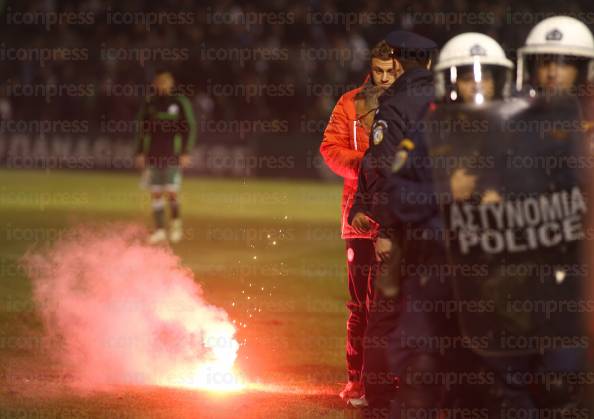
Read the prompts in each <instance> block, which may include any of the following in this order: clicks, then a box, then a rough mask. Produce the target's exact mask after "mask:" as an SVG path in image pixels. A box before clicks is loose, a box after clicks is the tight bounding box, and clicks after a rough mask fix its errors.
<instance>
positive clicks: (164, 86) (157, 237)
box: [136, 71, 196, 244]
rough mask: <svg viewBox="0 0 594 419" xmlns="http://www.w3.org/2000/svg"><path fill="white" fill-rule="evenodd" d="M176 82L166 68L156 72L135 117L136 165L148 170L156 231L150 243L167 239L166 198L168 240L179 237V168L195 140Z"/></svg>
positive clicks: (192, 122) (189, 107)
mask: <svg viewBox="0 0 594 419" xmlns="http://www.w3.org/2000/svg"><path fill="white" fill-rule="evenodd" d="M174 85H175V81H174V79H173V76H172V74H171V73H170V72H168V71H160V72H158V73H157V74H156V75H155V78H154V79H153V83H152V86H153V88H154V92H155V94H154V95H149V96H147V98H146V101H145V102H144V104H143V105H142V108H141V110H140V113H139V116H138V122H139V128H140V129H139V130H138V138H137V143H138V145H137V148H136V153H137V157H136V165H137V167H138V168H140V169H144V168H146V169H147V170H148V184H149V187H150V192H151V201H152V208H153V217H154V220H155V230H154V232H153V234H152V235H151V236H150V237H149V243H151V244H155V243H159V242H163V241H166V240H167V233H166V230H165V228H166V222H165V202H166V201H165V199H166V200H167V202H168V203H169V209H170V215H171V223H170V231H169V240H170V241H171V242H172V243H177V242H179V241H180V240H181V239H182V236H183V230H182V221H181V217H180V203H179V199H178V192H179V188H180V186H181V177H182V169H184V168H186V167H187V166H188V165H189V163H190V151H191V149H192V146H193V145H194V142H195V139H196V121H195V118H194V112H193V110H192V105H191V104H190V101H189V100H188V98H186V97H185V96H179V95H175V94H174V93H173V88H174Z"/></svg>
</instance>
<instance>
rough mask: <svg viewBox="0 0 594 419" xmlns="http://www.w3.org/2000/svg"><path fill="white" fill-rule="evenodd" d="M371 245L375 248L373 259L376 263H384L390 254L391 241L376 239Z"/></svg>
mask: <svg viewBox="0 0 594 419" xmlns="http://www.w3.org/2000/svg"><path fill="white" fill-rule="evenodd" d="M373 245H374V246H375V259H376V260H377V261H378V262H386V261H387V260H388V259H389V258H390V254H391V253H392V240H390V239H387V238H385V237H378V238H377V239H375V242H374V244H373Z"/></svg>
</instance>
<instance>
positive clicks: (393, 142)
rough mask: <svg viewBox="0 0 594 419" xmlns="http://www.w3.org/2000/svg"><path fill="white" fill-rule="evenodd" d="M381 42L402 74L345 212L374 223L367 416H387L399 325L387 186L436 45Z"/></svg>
mask: <svg viewBox="0 0 594 419" xmlns="http://www.w3.org/2000/svg"><path fill="white" fill-rule="evenodd" d="M386 41H387V43H388V44H389V45H390V46H391V47H392V48H393V58H394V65H395V66H396V67H397V68H401V69H402V70H403V74H402V76H401V77H400V78H399V79H398V80H397V81H396V82H395V83H394V84H393V85H392V86H391V87H390V88H389V89H388V90H387V91H386V92H385V93H384V95H382V97H380V107H379V109H378V111H377V113H376V116H375V119H374V123H373V126H372V130H371V141H370V147H369V149H368V150H367V152H366V154H365V156H364V158H363V161H362V163H361V169H360V173H359V183H358V189H357V194H356V196H355V202H354V204H353V207H352V209H351V212H350V214H349V222H350V223H351V225H352V226H353V227H354V228H355V229H357V230H361V231H365V230H367V229H368V228H370V227H371V224H372V223H371V222H370V219H371V220H373V221H375V222H376V223H378V224H379V233H378V237H377V238H376V240H375V248H376V259H377V262H378V265H377V267H376V268H377V269H376V293H375V296H374V301H373V303H372V306H371V308H370V314H369V319H368V327H367V331H366V336H365V339H364V355H363V362H364V366H363V381H364V386H365V396H366V399H367V402H368V403H369V412H368V413H369V416H372V417H387V416H388V414H389V406H390V401H391V400H392V399H393V398H394V397H395V394H396V390H397V387H398V379H397V377H395V376H393V375H391V374H390V372H389V367H388V354H387V351H388V344H387V342H388V336H390V334H391V333H392V332H393V331H394V330H395V328H396V326H397V324H398V318H399V312H400V307H399V304H401V299H399V296H398V293H397V290H395V289H393V287H390V286H387V283H392V281H389V280H388V281H386V280H385V279H386V277H388V276H389V275H388V274H387V272H388V269H387V267H388V261H389V260H390V255H391V254H396V255H397V256H398V255H399V253H400V252H399V251H398V250H397V249H393V246H394V242H395V240H394V238H395V237H398V236H399V234H401V233H402V228H401V226H399V225H398V224H397V223H394V221H392V220H391V217H390V213H389V208H388V199H387V194H386V192H385V189H386V183H387V179H388V177H389V174H390V173H391V167H392V164H393V162H394V156H395V154H396V151H397V150H398V149H399V147H402V146H403V144H404V145H406V144H409V143H410V144H412V142H411V140H410V138H409V137H411V135H413V134H414V132H415V130H416V127H417V125H418V124H419V122H420V121H422V120H423V117H424V115H425V113H426V112H427V110H428V108H429V106H430V104H431V102H432V100H433V98H434V88H433V75H432V73H431V71H430V67H431V61H432V56H433V54H434V52H435V51H436V47H437V45H436V44H435V43H434V42H433V41H431V40H430V39H427V38H425V37H423V36H420V35H417V34H415V33H411V32H407V31H395V32H392V33H390V34H389V35H388V36H387V37H386ZM400 242H401V240H397V241H396V243H400Z"/></svg>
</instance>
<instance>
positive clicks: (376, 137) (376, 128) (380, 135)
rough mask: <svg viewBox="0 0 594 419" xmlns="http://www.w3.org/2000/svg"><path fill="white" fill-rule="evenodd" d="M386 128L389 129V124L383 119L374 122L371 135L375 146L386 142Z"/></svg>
mask: <svg viewBox="0 0 594 419" xmlns="http://www.w3.org/2000/svg"><path fill="white" fill-rule="evenodd" d="M386 128H388V123H387V122H386V121H384V120H383V119H378V120H377V121H375V122H374V124H373V127H372V134H371V137H372V139H373V144H374V145H378V144H380V143H381V142H382V141H383V140H384V129H386Z"/></svg>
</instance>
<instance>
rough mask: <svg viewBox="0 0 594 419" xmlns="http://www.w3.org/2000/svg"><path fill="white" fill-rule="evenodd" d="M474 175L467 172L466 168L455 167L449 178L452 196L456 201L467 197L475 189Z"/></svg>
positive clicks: (475, 179)
mask: <svg viewBox="0 0 594 419" xmlns="http://www.w3.org/2000/svg"><path fill="white" fill-rule="evenodd" d="M477 179H478V177H477V176H476V175H471V174H469V173H468V172H467V171H466V169H456V171H455V172H454V173H453V174H452V177H451V178H450V187H451V188H452V196H453V197H454V199H455V200H457V201H462V200H465V199H469V198H470V196H471V195H472V193H473V192H474V190H475V189H476V181H477Z"/></svg>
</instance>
